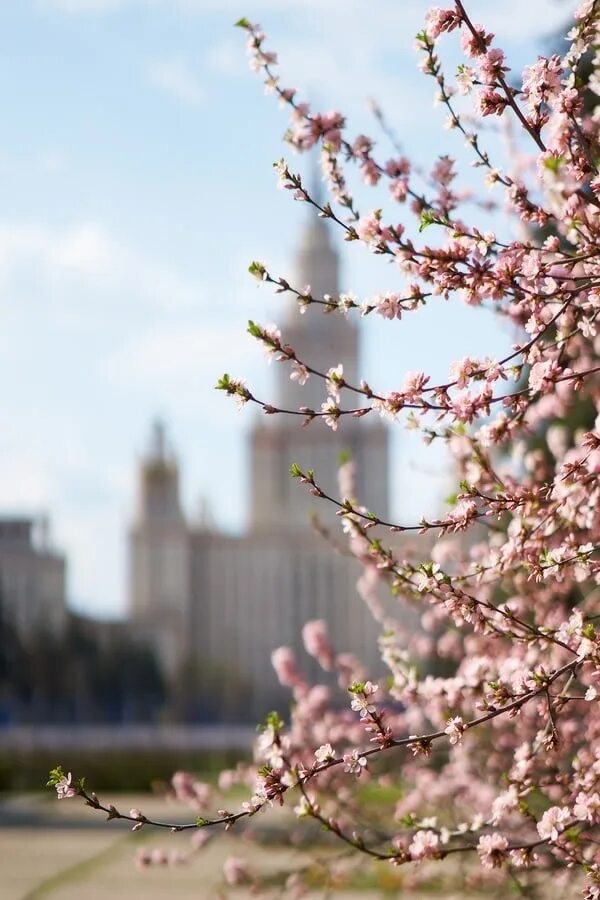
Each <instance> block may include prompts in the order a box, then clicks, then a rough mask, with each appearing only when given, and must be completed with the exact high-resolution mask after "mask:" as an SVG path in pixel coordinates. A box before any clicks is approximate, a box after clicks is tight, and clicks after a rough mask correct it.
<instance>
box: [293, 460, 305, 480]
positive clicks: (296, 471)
mask: <svg viewBox="0 0 600 900" xmlns="http://www.w3.org/2000/svg"><path fill="white" fill-rule="evenodd" d="M290 475H291V476H292V478H302V469H301V468H300V466H299V465H298V463H295V462H293V463H292V464H291V466H290Z"/></svg>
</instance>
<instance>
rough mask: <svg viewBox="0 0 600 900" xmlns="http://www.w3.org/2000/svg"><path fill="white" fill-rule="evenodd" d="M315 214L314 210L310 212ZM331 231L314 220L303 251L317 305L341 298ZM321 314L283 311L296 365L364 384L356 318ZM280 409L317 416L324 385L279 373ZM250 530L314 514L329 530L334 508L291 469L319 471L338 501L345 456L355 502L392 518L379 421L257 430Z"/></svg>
mask: <svg viewBox="0 0 600 900" xmlns="http://www.w3.org/2000/svg"><path fill="white" fill-rule="evenodd" d="M311 213H312V210H311ZM329 229H330V226H329V224H328V223H327V222H326V221H325V220H324V219H321V218H319V217H318V216H316V215H314V214H312V215H311V218H310V219H309V221H308V222H307V224H306V226H305V228H304V230H303V233H302V236H301V239H300V244H299V249H298V254H297V258H296V284H297V285H298V286H299V287H300V288H304V287H306V286H308V285H310V289H311V293H312V294H313V296H314V297H316V298H319V299H320V298H322V297H323V295H324V294H331V295H332V296H337V295H339V290H340V287H339V259H338V256H337V253H336V252H335V249H334V247H333V244H332V241H331V234H330V230H329ZM322 310H323V307H321V306H318V305H316V304H315V305H311V306H309V307H308V309H307V310H306V311H305V312H304V314H301V313H300V311H299V309H298V307H297V304H294V303H291V302H290V304H289V306H288V308H287V309H286V313H285V317H284V320H283V323H282V326H281V331H282V338H283V340H284V341H285V342H286V343H288V344H290V345H291V346H292V347H293V348H294V350H295V351H296V354H297V356H298V358H299V359H301V360H302V361H303V362H305V363H307V364H308V365H310V366H311V367H313V368H314V369H317V370H318V371H321V372H326V371H327V370H328V369H329V368H330V367H331V366H336V365H338V364H339V363H342V365H343V367H344V378H345V379H346V380H347V381H348V382H349V383H351V384H357V383H358V380H359V376H358V368H359V332H358V328H357V326H356V324H355V321H354V319H353V318H352V317H351V316H341V315H339V314H336V313H330V314H324V313H323V311H322ZM276 378H277V382H276V388H275V393H276V401H275V402H276V404H277V405H278V406H279V407H280V408H283V409H298V408H299V407H301V406H307V407H310V408H311V409H315V410H320V408H321V404H322V403H323V402H324V401H325V400H326V387H325V383H324V381H323V380H322V379H321V378H318V377H316V376H314V375H311V376H310V377H309V379H308V381H307V382H306V383H305V384H304V385H299V384H298V383H297V382H295V381H292V380H291V379H290V367H289V365H288V364H286V363H279V364H278V365H277V367H276ZM357 405H359V403H358V402H357V396H356V395H352V394H351V393H350V392H349V391H347V390H344V391H342V402H341V406H342V408H343V407H354V406H357ZM250 443H251V479H252V483H251V502H250V507H251V509H250V525H251V528H252V529H253V530H254V531H257V530H258V531H261V530H265V529H271V528H277V529H280V528H290V527H291V528H298V527H301V528H305V527H306V525H307V523H308V521H309V518H310V514H311V512H312V511H317V512H318V514H319V516H320V517H321V518H322V519H324V520H325V521H327V520H329V521H330V522H331V520H332V516H333V512H334V510H333V507H332V506H331V504H327V503H325V502H323V501H316V500H315V498H314V497H312V496H311V495H310V493H309V492H308V491H307V490H306V489H305V488H304V487H303V486H301V485H298V483H297V482H295V481H293V480H292V479H291V478H290V476H289V467H290V465H291V463H292V462H296V463H298V465H300V467H301V468H303V469H309V468H310V469H314V470H315V473H316V477H317V480H318V483H319V485H320V486H321V487H322V488H323V489H324V490H325V491H326V493H328V494H330V495H333V496H335V497H339V490H338V487H337V470H338V466H339V460H340V455H341V453H342V452H348V453H349V454H350V456H351V457H352V459H353V460H354V461H355V464H356V472H357V490H356V493H357V499H358V500H359V502H360V503H361V504H364V505H366V506H368V507H369V508H370V509H372V510H373V511H375V512H377V513H378V514H379V515H380V516H385V515H386V514H387V505H388V494H389V488H388V485H389V478H388V433H387V429H386V428H385V427H384V425H383V424H382V423H381V422H380V421H378V420H377V421H372V422H371V421H368V420H366V419H362V420H360V421H359V420H357V419H352V418H351V417H349V416H348V417H341V418H340V420H339V422H338V429H337V431H336V432H333V431H332V430H331V429H330V428H329V427H328V426H327V425H325V423H324V422H323V421H322V420H313V422H312V423H311V424H310V425H307V426H306V427H305V428H301V427H299V420H298V418H297V417H293V420H292V417H287V416H284V415H274V416H271V417H269V418H268V419H263V420H260V422H258V423H257V424H256V425H255V426H254V428H253V430H252V433H251V437H250Z"/></svg>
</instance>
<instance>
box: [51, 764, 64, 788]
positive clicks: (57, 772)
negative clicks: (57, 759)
mask: <svg viewBox="0 0 600 900" xmlns="http://www.w3.org/2000/svg"><path fill="white" fill-rule="evenodd" d="M64 775H65V773H64V772H63V767H62V766H57V767H56V768H55V769H50V771H49V773H48V781H47V782H46V787H56V785H57V784H58V782H59V781H60V779H61V778H64Z"/></svg>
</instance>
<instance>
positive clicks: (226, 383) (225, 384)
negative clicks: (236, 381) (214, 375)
mask: <svg viewBox="0 0 600 900" xmlns="http://www.w3.org/2000/svg"><path fill="white" fill-rule="evenodd" d="M230 388H231V376H230V375H228V374H227V372H225V374H224V375H221V377H220V378H219V380H218V381H217V383H216V385H215V390H216V391H228V390H229V389H230Z"/></svg>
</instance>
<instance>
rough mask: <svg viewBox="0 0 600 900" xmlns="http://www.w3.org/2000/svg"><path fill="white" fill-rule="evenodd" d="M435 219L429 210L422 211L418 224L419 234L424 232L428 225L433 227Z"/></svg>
mask: <svg viewBox="0 0 600 900" xmlns="http://www.w3.org/2000/svg"><path fill="white" fill-rule="evenodd" d="M436 221H437V219H436V217H435V216H434V214H433V213H432V212H431V210H430V209H424V210H423V212H422V213H421V221H420V224H419V232H421V231H425V229H426V228H428V227H429V226H430V225H433V224H434V222H436Z"/></svg>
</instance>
